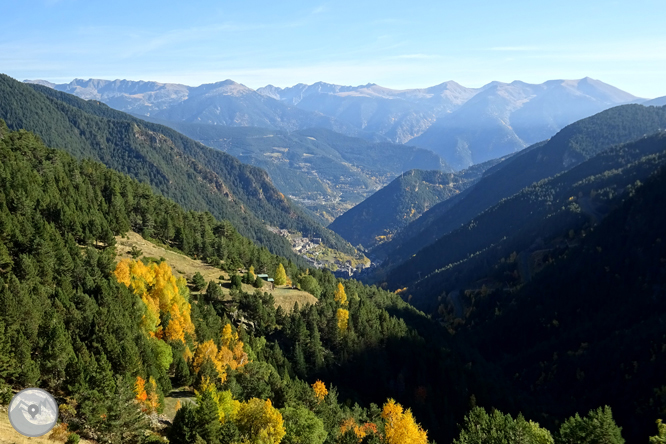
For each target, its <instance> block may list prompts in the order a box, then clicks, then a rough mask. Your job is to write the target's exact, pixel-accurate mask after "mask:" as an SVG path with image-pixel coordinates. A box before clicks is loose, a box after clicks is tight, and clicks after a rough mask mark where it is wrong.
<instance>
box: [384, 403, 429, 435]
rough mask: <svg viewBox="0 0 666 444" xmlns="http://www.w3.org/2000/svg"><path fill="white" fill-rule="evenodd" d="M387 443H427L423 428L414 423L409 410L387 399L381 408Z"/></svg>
mask: <svg viewBox="0 0 666 444" xmlns="http://www.w3.org/2000/svg"><path fill="white" fill-rule="evenodd" d="M382 419H383V420H384V433H385V435H386V442H387V444H428V436H427V433H426V431H425V430H423V428H422V427H421V426H420V425H419V424H417V423H416V420H415V419H414V416H413V415H412V412H411V410H409V409H407V410H403V408H402V406H401V405H400V404H398V403H397V402H395V401H394V400H393V399H389V400H388V402H386V404H384V408H383V409H382Z"/></svg>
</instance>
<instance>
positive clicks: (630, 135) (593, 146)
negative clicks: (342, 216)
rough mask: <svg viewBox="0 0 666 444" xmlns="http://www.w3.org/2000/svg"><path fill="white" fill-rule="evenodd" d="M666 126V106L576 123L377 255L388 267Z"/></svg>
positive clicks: (494, 171) (620, 110) (495, 170)
mask: <svg viewBox="0 0 666 444" xmlns="http://www.w3.org/2000/svg"><path fill="white" fill-rule="evenodd" d="M663 128H666V108H663V107H662V108H656V107H643V106H641V105H624V106H620V107H616V108H612V109H610V110H607V111H604V112H602V113H599V114H597V115H595V116H592V117H589V118H586V119H583V120H580V121H578V122H576V123H573V124H571V125H569V126H567V127H566V128H564V129H563V130H561V131H560V132H559V133H558V134H557V135H555V136H554V137H553V138H552V139H550V140H549V141H547V142H544V143H539V144H535V145H533V146H532V147H530V148H528V149H526V150H524V151H523V152H520V153H517V154H516V155H514V156H512V157H510V158H508V159H506V160H504V161H502V162H500V163H499V164H497V165H496V166H494V167H492V168H490V169H489V170H488V171H486V173H485V175H484V177H483V178H482V179H481V180H479V182H478V183H477V184H476V185H474V186H473V187H472V188H470V189H468V190H466V191H465V192H464V193H461V194H460V195H459V196H456V197H454V198H452V199H449V200H447V201H444V202H442V203H440V204H438V205H436V206H435V207H433V208H431V209H430V210H429V211H428V212H426V213H425V214H423V216H422V217H420V218H419V219H417V220H416V221H414V222H413V223H412V224H410V225H408V226H407V227H405V228H404V229H403V230H402V231H401V232H400V233H399V234H398V235H396V236H395V237H394V239H393V240H392V241H391V242H387V243H385V244H382V245H379V246H378V247H377V248H375V249H374V250H373V251H371V254H373V255H374V256H376V257H378V258H382V259H387V262H386V263H385V264H384V265H383V267H384V269H385V270H388V269H390V268H391V267H394V266H395V265H397V264H399V263H401V262H403V261H405V260H407V259H408V258H410V257H412V255H414V254H415V253H416V252H417V251H418V250H420V249H421V248H424V247H425V246H427V245H429V244H431V243H432V242H435V241H436V240H437V239H439V238H440V237H442V236H444V235H445V234H447V233H449V232H451V231H453V230H455V229H457V228H458V227H460V226H461V225H462V224H465V223H467V222H469V221H470V220H471V219H472V218H474V217H475V216H476V215H478V214H480V213H482V212H483V211H485V210H486V209H488V208H490V207H491V206H493V205H495V204H497V203H498V202H499V201H501V200H502V199H505V198H508V197H510V196H512V195H513V194H515V193H517V192H519V191H520V190H521V189H522V188H524V187H526V186H529V185H531V184H532V183H534V182H538V181H541V180H543V179H546V178H548V177H552V176H554V175H557V174H559V173H561V172H563V171H567V170H569V169H571V168H572V167H574V166H575V165H578V164H580V163H581V162H583V161H584V160H586V159H590V158H591V157H592V156H594V155H596V154H598V153H600V152H603V151H604V150H606V149H608V148H610V147H611V146H613V145H617V144H620V143H625V142H629V141H631V140H636V139H638V138H640V137H642V136H643V135H645V134H651V133H654V132H656V131H659V130H660V129H663Z"/></svg>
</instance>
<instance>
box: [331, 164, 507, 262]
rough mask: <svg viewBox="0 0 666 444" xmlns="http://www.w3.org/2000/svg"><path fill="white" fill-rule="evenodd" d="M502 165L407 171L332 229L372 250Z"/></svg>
mask: <svg viewBox="0 0 666 444" xmlns="http://www.w3.org/2000/svg"><path fill="white" fill-rule="evenodd" d="M498 162H499V160H496V161H490V162H486V163H484V164H480V165H475V166H474V167H471V168H468V169H467V170H464V171H460V172H458V173H446V172H442V171H427V170H426V171H424V170H411V171H407V172H405V173H404V174H401V175H400V176H399V177H398V178H396V179H395V180H393V181H392V182H391V183H390V184H388V185H386V186H385V187H384V188H382V189H381V190H379V191H377V192H376V193H374V194H373V195H372V196H370V197H368V198H367V199H365V200H364V201H363V202H361V203H359V204H358V205H356V206H354V207H353V208H351V209H350V210H348V211H347V212H345V213H344V214H343V215H341V216H339V217H338V218H337V219H335V221H333V223H332V224H330V225H329V226H328V228H330V229H331V230H333V231H335V232H336V233H338V234H340V235H341V236H342V237H343V238H345V239H346V240H348V241H349V242H350V243H351V244H352V245H359V244H361V245H362V246H363V247H364V248H366V249H367V248H372V247H373V246H375V245H377V244H379V243H382V242H386V241H389V240H390V239H391V238H392V237H393V236H394V235H395V234H396V233H397V232H399V231H400V230H401V229H402V228H404V227H405V226H407V225H408V224H409V223H410V222H413V221H414V220H416V219H417V218H419V217H420V216H421V214H423V213H424V212H425V211H427V210H428V209H429V208H431V207H433V206H435V205H437V204H438V203H439V202H441V201H443V200H446V199H449V198H451V197H452V196H456V195H458V194H459V193H460V192H461V191H463V190H465V189H467V188H469V187H470V186H472V185H473V184H474V183H476V182H477V181H478V180H479V179H480V178H481V176H482V174H483V172H484V171H485V170H486V169H488V168H490V167H491V166H493V165H495V164H496V163H498Z"/></svg>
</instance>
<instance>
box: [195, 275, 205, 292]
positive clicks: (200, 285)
mask: <svg viewBox="0 0 666 444" xmlns="http://www.w3.org/2000/svg"><path fill="white" fill-rule="evenodd" d="M192 286H193V287H194V290H195V291H201V290H203V289H204V288H206V280H205V279H204V277H203V276H202V275H201V273H199V272H198V271H197V272H196V273H194V277H192Z"/></svg>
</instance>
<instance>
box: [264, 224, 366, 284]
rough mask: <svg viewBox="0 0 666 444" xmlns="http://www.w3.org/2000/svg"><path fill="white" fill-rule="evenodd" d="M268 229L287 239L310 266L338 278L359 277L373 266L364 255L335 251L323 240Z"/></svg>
mask: <svg viewBox="0 0 666 444" xmlns="http://www.w3.org/2000/svg"><path fill="white" fill-rule="evenodd" d="M268 229H269V230H270V231H272V232H273V233H275V234H279V235H280V236H283V237H286V238H287V239H288V240H289V242H290V243H291V248H292V249H293V250H294V252H296V253H297V254H298V255H299V256H301V257H303V259H305V260H306V261H307V262H308V264H309V265H311V266H312V267H315V268H328V269H329V270H331V271H332V272H334V273H335V275H336V276H338V277H351V276H354V275H358V274H359V273H361V272H362V271H363V270H365V269H367V268H370V267H371V265H372V262H371V261H370V259H368V258H367V257H365V256H364V255H363V254H362V253H359V255H358V256H356V257H355V256H350V255H348V254H345V253H342V252H340V251H337V250H333V249H331V248H328V247H326V246H325V245H324V244H322V240H321V238H318V237H313V238H308V237H303V235H302V234H301V233H298V232H291V231H289V230H285V229H280V228H277V227H271V226H268Z"/></svg>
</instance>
